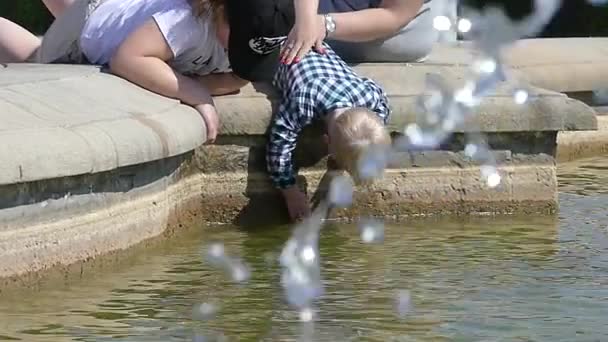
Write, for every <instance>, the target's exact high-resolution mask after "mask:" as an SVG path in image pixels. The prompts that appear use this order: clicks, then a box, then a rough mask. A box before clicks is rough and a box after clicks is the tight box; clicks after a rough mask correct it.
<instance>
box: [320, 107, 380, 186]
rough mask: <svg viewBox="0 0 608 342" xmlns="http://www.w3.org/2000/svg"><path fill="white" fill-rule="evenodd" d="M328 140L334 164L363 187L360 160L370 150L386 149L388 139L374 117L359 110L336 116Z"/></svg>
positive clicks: (353, 109)
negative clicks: (359, 168) (359, 167)
mask: <svg viewBox="0 0 608 342" xmlns="http://www.w3.org/2000/svg"><path fill="white" fill-rule="evenodd" d="M330 136H331V138H330V143H331V144H332V145H333V149H334V151H335V156H334V159H335V161H336V163H337V164H338V166H339V167H340V168H342V169H344V170H345V171H347V172H348V173H350V175H351V177H352V178H353V180H354V181H355V183H357V184H361V183H363V180H362V179H361V178H360V176H359V171H358V163H359V160H360V159H361V157H362V156H364V154H365V153H366V152H367V151H370V149H372V148H380V149H383V148H388V147H389V146H390V144H391V137H390V135H389V134H388V131H387V130H386V128H385V127H384V123H383V122H382V120H380V118H379V117H378V115H377V114H376V113H374V112H372V111H371V110H369V109H367V108H361V107H356V108H351V109H348V110H347V111H345V112H343V113H342V114H341V115H339V116H338V117H337V118H336V119H335V122H334V125H333V129H332V132H330Z"/></svg>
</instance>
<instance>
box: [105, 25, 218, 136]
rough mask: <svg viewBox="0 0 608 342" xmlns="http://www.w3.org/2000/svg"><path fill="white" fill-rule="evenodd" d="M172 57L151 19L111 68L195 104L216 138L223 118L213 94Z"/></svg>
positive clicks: (131, 37) (119, 52)
mask: <svg viewBox="0 0 608 342" xmlns="http://www.w3.org/2000/svg"><path fill="white" fill-rule="evenodd" d="M172 58H173V52H172V51H171V48H170V47H169V45H167V42H166V41H165V38H164V36H163V35H162V33H161V31H160V29H159V28H158V26H157V25H156V22H155V21H154V19H150V20H148V21H147V22H146V23H144V24H143V25H141V26H140V27H139V28H138V29H136V30H135V31H134V32H133V33H131V34H130V35H129V37H127V39H126V40H125V41H124V42H123V43H122V44H121V46H120V47H119V48H118V50H117V51H116V53H115V54H114V56H113V57H112V59H111V60H110V70H111V71H112V73H114V74H116V75H118V76H121V77H123V78H125V79H127V80H129V81H131V82H133V83H135V84H137V85H139V86H141V87H143V88H146V89H148V90H150V91H153V92H155V93H158V94H160V95H164V96H167V97H171V98H175V99H179V100H181V101H182V102H184V103H186V104H189V105H191V106H193V107H194V108H195V109H196V110H198V111H199V113H201V115H202V116H203V119H204V120H205V123H206V125H207V138H208V139H209V140H211V141H213V140H214V139H215V136H216V135H217V128H218V127H217V126H218V125H219V121H218V118H217V113H215V108H214V106H213V99H212V97H211V94H210V92H209V91H208V90H207V89H206V88H205V87H204V86H203V85H202V84H201V83H200V82H198V81H196V80H194V79H192V78H190V77H187V76H184V75H182V74H180V73H178V72H175V71H174V70H173V69H172V68H171V67H170V66H169V65H168V64H167V62H166V61H168V60H170V59H172Z"/></svg>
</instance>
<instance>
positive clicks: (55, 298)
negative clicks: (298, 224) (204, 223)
mask: <svg viewBox="0 0 608 342" xmlns="http://www.w3.org/2000/svg"><path fill="white" fill-rule="evenodd" d="M560 184H561V185H560V187H561V189H562V192H561V194H560V202H561V210H560V213H559V215H558V216H556V217H526V218H523V217H507V218H501V219H492V218H476V219H468V220H464V219H463V220H454V219H452V220H438V219H427V220H418V221H409V222H402V223H399V224H392V225H389V226H388V227H387V230H386V233H385V235H386V238H385V243H384V244H382V245H365V244H362V243H361V242H360V239H359V235H358V232H357V228H356V227H354V226H349V225H331V226H328V227H327V228H326V229H325V230H324V231H323V234H322V238H321V253H322V258H323V277H324V279H325V286H326V294H325V296H324V297H323V298H322V299H321V300H320V302H319V309H320V311H321V313H320V321H319V322H318V323H317V324H316V332H315V339H316V340H318V341H608V228H607V225H608V186H607V185H608V158H598V159H595V160H587V161H583V162H581V163H578V164H576V165H567V166H565V167H561V169H560ZM288 234H289V232H288V228H287V227H271V228H265V229H259V230H256V231H242V230H238V229H236V228H231V227H211V228H205V229H203V228H202V227H200V229H198V228H197V229H192V230H189V231H187V232H185V233H183V234H180V236H179V237H177V238H174V239H171V240H169V241H167V242H166V243H165V244H163V245H162V246H160V247H155V248H152V249H148V250H145V251H142V252H139V253H137V254H136V255H134V256H130V257H129V260H128V262H123V263H122V264H121V265H119V266H117V267H116V268H114V269H113V270H111V271H108V272H100V273H98V274H94V275H89V276H85V277H84V278H83V279H80V280H76V281H70V282H68V283H67V284H63V285H60V286H57V285H55V286H53V287H50V286H47V287H43V288H42V289H41V290H39V291H32V290H28V291H20V292H11V295H6V294H4V295H3V296H0V341H2V340H22V341H192V339H193V336H194V335H196V334H199V335H202V334H206V335H207V336H212V335H213V334H218V333H223V334H224V335H225V336H226V337H227V338H228V340H230V341H291V340H295V339H296V338H297V336H298V334H299V333H300V327H299V325H298V322H297V316H296V315H295V314H294V313H293V312H292V311H291V310H289V308H288V307H287V306H286V304H285V303H284V300H283V295H282V290H281V287H280V284H279V277H280V269H279V265H278V264H277V262H276V258H277V253H278V252H279V251H280V249H281V247H282V244H283V243H284V241H285V240H286V239H287V237H288ZM212 241H222V242H224V243H225V244H226V248H227V250H228V251H230V252H231V253H233V254H238V255H241V256H242V257H243V258H244V260H245V261H246V262H247V263H249V264H250V265H251V266H252V268H253V269H254V272H253V274H252V279H251V280H250V282H249V284H247V285H235V284H233V283H231V282H230V281H228V279H227V278H226V277H225V275H224V274H223V273H221V272H219V271H217V270H215V269H212V268H209V267H208V265H206V264H205V263H204V262H203V261H202V260H201V254H200V249H201V247H203V246H205V245H206V244H208V243H210V242H212ZM399 289H408V290H410V291H411V295H412V308H411V311H410V312H409V314H408V315H407V316H406V317H404V318H399V317H398V316H397V315H396V313H395V291H396V290H399ZM207 301H216V302H217V303H219V304H220V305H221V309H220V311H219V313H218V316H217V317H216V318H215V319H213V320H211V321H206V322H202V321H196V320H194V319H192V308H193V306H194V305H196V304H199V303H202V302H207ZM211 340H213V339H211ZM201 341H202V340H201Z"/></svg>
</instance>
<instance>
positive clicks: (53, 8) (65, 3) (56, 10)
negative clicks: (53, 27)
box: [42, 0, 75, 18]
mask: <svg viewBox="0 0 608 342" xmlns="http://www.w3.org/2000/svg"><path fill="white" fill-rule="evenodd" d="M74 1H75V0H42V2H43V3H44V5H45V6H46V8H48V9H49V11H50V12H51V13H52V14H53V16H54V17H55V18H57V17H58V16H59V15H61V13H63V11H65V9H66V8H68V7H69V6H70V5H71V4H73V3H74Z"/></svg>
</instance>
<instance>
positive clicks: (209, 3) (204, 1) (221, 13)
mask: <svg viewBox="0 0 608 342" xmlns="http://www.w3.org/2000/svg"><path fill="white" fill-rule="evenodd" d="M225 2H226V0H192V2H191V4H192V9H193V11H194V15H195V16H197V17H202V16H205V15H209V17H210V18H211V19H212V20H213V23H214V27H215V34H216V36H217V39H218V40H219V42H220V44H222V46H223V47H224V48H225V49H227V48H228V38H229V36H230V27H229V26H228V18H227V16H226V3H225Z"/></svg>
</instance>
